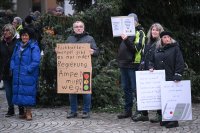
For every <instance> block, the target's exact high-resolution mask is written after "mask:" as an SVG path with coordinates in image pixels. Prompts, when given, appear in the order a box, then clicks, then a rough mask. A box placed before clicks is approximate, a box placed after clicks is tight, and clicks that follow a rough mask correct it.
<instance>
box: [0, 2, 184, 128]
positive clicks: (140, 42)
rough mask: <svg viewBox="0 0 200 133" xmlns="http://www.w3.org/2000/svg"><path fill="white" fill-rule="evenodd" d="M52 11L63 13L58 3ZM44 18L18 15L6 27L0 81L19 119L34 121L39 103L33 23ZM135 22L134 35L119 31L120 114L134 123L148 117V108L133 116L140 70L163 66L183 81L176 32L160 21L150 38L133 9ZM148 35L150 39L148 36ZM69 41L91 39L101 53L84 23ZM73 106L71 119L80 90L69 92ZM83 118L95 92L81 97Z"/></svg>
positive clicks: (76, 26)
mask: <svg viewBox="0 0 200 133" xmlns="http://www.w3.org/2000/svg"><path fill="white" fill-rule="evenodd" d="M52 13H53V14H54V15H57V16H61V15H63V14H64V10H63V8H62V7H60V6H58V7H57V8H56V10H55V11H54V12H52ZM40 16H41V14H40V12H39V11H35V12H34V13H30V14H29V15H28V16H26V17H25V19H22V18H20V17H19V16H17V17H14V18H13V20H12V22H11V23H10V24H6V25H4V26H3V28H2V37H1V42H0V80H3V81H4V88H5V91H6V98H7V102H8V112H7V113H6V117H11V116H13V115H15V110H14V105H17V106H18V109H19V117H20V118H22V119H26V120H32V112H31V108H32V107H34V106H35V105H36V91H37V87H38V77H39V65H40V58H41V54H40V52H41V50H40V47H39V43H40V41H41V32H40V31H39V29H38V27H36V26H35V25H34V21H36V20H37V19H39V18H40ZM128 16H129V17H133V18H134V21H135V36H127V35H126V34H122V35H121V40H122V41H121V44H120V46H119V52H118V58H117V59H118V64H119V68H120V73H121V86H122V88H123V91H124V99H125V100H124V101H125V105H124V111H123V112H122V113H121V114H119V115H118V116H117V117H118V118H119V119H124V118H128V117H130V118H131V119H132V120H133V121H134V122H137V121H149V117H148V111H147V110H146V111H139V110H137V106H136V112H135V113H134V114H132V108H133V105H134V103H133V101H134V99H136V101H137V96H136V77H135V72H136V71H142V70H149V71H151V72H152V71H153V70H165V72H166V80H167V81H175V82H179V81H181V79H182V73H183V70H184V60H183V56H182V53H181V50H180V48H179V44H178V42H176V41H175V39H174V38H173V34H172V33H171V32H169V31H164V28H163V26H162V25H161V24H159V23H154V24H152V25H151V26H150V28H149V30H148V33H147V36H146V35H145V32H144V28H143V27H142V26H141V25H140V24H139V20H138V16H137V15H136V14H135V13H130V14H129V15H128ZM146 38H147V39H146ZM67 42H69V43H89V44H90V46H91V49H90V53H91V55H93V56H97V55H98V48H97V46H96V43H95V40H94V38H93V37H92V36H90V35H89V34H88V33H87V32H86V31H85V25H84V22H83V21H80V20H79V21H75V22H74V23H73V32H72V35H71V36H69V37H68V39H67ZM69 101H70V106H71V110H70V112H69V113H68V115H67V118H75V117H77V115H78V114H77V94H70V95H69ZM83 104H84V105H83V114H82V118H89V117H90V114H89V112H90V108H91V94H84V95H83ZM150 122H152V123H156V122H160V125H161V126H165V127H166V128H173V127H178V126H179V124H178V121H165V122H162V113H161V110H157V115H156V116H155V118H154V119H150Z"/></svg>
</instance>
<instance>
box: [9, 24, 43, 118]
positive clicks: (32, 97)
mask: <svg viewBox="0 0 200 133" xmlns="http://www.w3.org/2000/svg"><path fill="white" fill-rule="evenodd" d="M33 35H34V32H33V30H32V29H29V28H24V29H23V30H21V31H20V41H19V42H18V43H17V44H16V47H15V50H14V52H13V55H12V58H11V65H10V69H11V71H12V73H13V100H12V101H13V103H14V104H16V105H20V106H24V107H25V115H24V118H26V119H27V120H32V113H31V107H32V106H34V105H35V104H36V91H37V83H38V76H39V64H40V49H39V47H38V43H37V41H35V40H34V39H33V38H34V37H33Z"/></svg>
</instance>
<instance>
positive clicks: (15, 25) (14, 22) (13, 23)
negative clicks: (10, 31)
mask: <svg viewBox="0 0 200 133" xmlns="http://www.w3.org/2000/svg"><path fill="white" fill-rule="evenodd" d="M12 25H13V26H14V27H15V28H17V26H18V24H17V21H16V20H15V19H14V20H13V22H12Z"/></svg>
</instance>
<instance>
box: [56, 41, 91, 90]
mask: <svg viewBox="0 0 200 133" xmlns="http://www.w3.org/2000/svg"><path fill="white" fill-rule="evenodd" d="M89 50H90V44H88V43H66V44H57V48H56V51H57V81H58V82H57V92H58V93H69V94H91V93H92V86H91V81H92V63H91V55H90V52H89Z"/></svg>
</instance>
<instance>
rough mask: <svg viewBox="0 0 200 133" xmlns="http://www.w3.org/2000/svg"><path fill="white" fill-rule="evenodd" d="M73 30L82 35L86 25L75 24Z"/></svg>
mask: <svg viewBox="0 0 200 133" xmlns="http://www.w3.org/2000/svg"><path fill="white" fill-rule="evenodd" d="M73 29H74V32H75V33H76V34H82V33H83V32H84V24H83V23H81V22H77V23H74V25H73Z"/></svg>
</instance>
